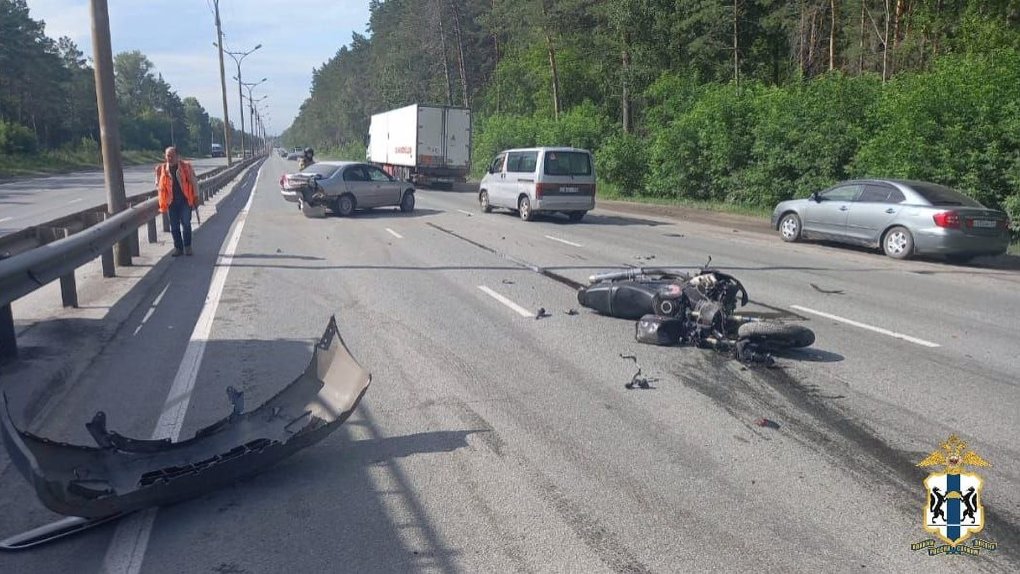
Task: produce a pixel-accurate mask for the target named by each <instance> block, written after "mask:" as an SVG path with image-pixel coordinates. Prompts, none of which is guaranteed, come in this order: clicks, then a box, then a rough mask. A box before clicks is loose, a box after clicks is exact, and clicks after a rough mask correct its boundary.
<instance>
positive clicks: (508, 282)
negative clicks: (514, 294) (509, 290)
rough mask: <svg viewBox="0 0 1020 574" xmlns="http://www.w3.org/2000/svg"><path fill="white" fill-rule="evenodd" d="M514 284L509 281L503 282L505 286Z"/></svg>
mask: <svg viewBox="0 0 1020 574" xmlns="http://www.w3.org/2000/svg"><path fill="white" fill-rule="evenodd" d="M513 284H514V282H513V281H511V280H509V279H504V280H503V285H513Z"/></svg>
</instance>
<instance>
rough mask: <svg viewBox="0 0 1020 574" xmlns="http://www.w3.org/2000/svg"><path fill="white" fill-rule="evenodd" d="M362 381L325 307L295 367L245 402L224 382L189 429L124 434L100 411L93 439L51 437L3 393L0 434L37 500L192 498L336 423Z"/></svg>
mask: <svg viewBox="0 0 1020 574" xmlns="http://www.w3.org/2000/svg"><path fill="white" fill-rule="evenodd" d="M371 381H372V375H371V374H370V373H369V372H368V371H366V370H365V369H364V368H363V367H362V366H361V365H360V364H358V362H357V360H356V359H354V357H353V356H351V354H350V352H349V351H348V349H347V347H346V345H345V344H344V342H343V340H342V339H341V337H340V333H339V329H338V328H337V324H336V319H335V318H333V317H331V318H330V321H329V324H328V325H327V327H326V331H325V332H324V333H323V335H322V337H321V338H320V340H319V342H318V343H317V344H316V345H315V347H314V350H313V352H312V358H311V361H310V362H309V363H308V366H307V367H306V368H305V370H304V372H303V373H302V374H301V375H300V376H298V377H297V378H296V379H294V380H293V381H291V382H290V384H288V385H287V386H286V387H284V388H283V390H281V391H280V392H279V393H277V394H276V395H275V396H273V397H272V398H271V399H269V400H268V401H267V402H265V403H264V404H262V405H261V406H259V407H258V408H256V409H255V410H252V411H249V412H243V410H244V397H243V395H242V393H241V392H240V391H237V390H236V389H234V388H232V387H228V389H227V393H228V398H229V400H230V402H231V404H232V407H233V408H232V412H231V413H230V414H229V415H228V416H226V417H225V418H223V419H221V420H219V421H218V422H215V423H213V424H212V425H210V426H207V427H205V428H203V429H200V430H198V431H197V432H196V433H195V436H194V437H192V438H189V439H186V440H181V441H176V442H175V441H173V440H171V439H170V438H163V439H152V440H144V439H133V438H128V437H125V436H122V435H120V434H118V433H116V432H113V431H109V430H107V427H106V414H105V413H103V412H102V411H100V412H98V413H96V415H95V417H94V418H93V419H92V421H91V422H89V423H87V424H86V425H85V427H86V429H87V430H88V431H89V433H90V434H91V435H92V438H93V440H95V442H96V445H97V446H94V447H93V446H80V445H75V444H68V443H63V442H57V441H52V440H49V439H46V438H42V437H39V436H36V435H34V434H31V433H28V432H26V431H23V430H21V429H19V428H17V426H15V424H14V421H13V419H12V418H11V415H10V411H11V409H10V405H9V404H8V401H7V397H6V396H4V397H3V399H2V405H0V406H2V409H0V434H2V438H3V442H4V445H5V447H6V449H7V452H8V453H9V454H10V457H11V460H12V461H13V463H14V465H15V466H16V467H17V468H18V470H19V471H21V474H22V475H23V476H24V477H25V478H26V480H28V481H29V483H31V485H32V486H33V487H34V489H35V492H36V495H37V496H38V497H39V499H40V501H41V502H42V503H43V505H44V506H46V507H47V508H49V509H50V510H52V511H54V512H57V513H59V514H65V515H68V516H76V517H82V518H86V519H96V518H104V517H109V516H111V515H117V514H126V513H130V512H134V511H136V510H141V509H143V508H149V507H153V506H161V505H164V504H169V503H172V502H176V501H179V500H184V499H187V498H192V497H195V496H198V495H202V494H205V493H206V492H209V491H212V490H215V489H217V488H221V487H223V486H226V485H229V484H231V483H233V482H235V481H237V480H238V479H240V478H243V477H246V476H250V475H253V474H257V473H259V472H261V471H262V470H264V469H265V468H267V467H268V466H270V465H272V464H274V463H276V462H278V461H279V460H281V459H283V458H286V457H288V456H290V455H292V454H294V453H295V452H297V451H299V450H301V449H303V448H306V447H308V446H311V445H312V444H314V443H316V442H318V441H320V440H322V439H323V438H325V437H326V436H328V435H329V434H330V433H332V432H333V431H335V430H336V429H337V428H339V427H340V425H342V424H343V423H344V422H345V421H346V420H347V419H348V417H350V416H351V414H352V413H353V412H354V410H355V409H356V408H357V406H358V403H359V402H360V401H361V398H362V397H363V396H364V395H365V392H366V391H367V390H368V387H369V385H370V383H371Z"/></svg>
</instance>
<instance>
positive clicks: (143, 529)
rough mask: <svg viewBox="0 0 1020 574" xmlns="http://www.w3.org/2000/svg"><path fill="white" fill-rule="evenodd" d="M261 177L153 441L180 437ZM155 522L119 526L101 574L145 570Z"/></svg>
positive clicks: (134, 519)
mask: <svg viewBox="0 0 1020 574" xmlns="http://www.w3.org/2000/svg"><path fill="white" fill-rule="evenodd" d="M261 177H262V168H259V172H258V175H257V176H256V177H255V184H254V185H253V186H252V189H251V194H250V195H249V196H248V203H246V204H245V205H244V208H243V209H242V210H241V213H240V214H239V215H238V218H237V224H236V225H235V226H234V232H233V234H231V236H230V240H229V241H228V242H227V247H226V249H224V250H223V254H222V255H220V257H219V260H218V261H217V262H216V270H215V271H214V272H213V277H212V281H211V282H210V284H209V294H208V295H206V298H205V305H203V306H202V313H201V314H200V315H199V316H198V321H197V322H196V323H195V329H194V330H193V331H192V332H191V338H190V339H189V340H188V348H187V349H186V350H185V351H184V358H183V359H182V360H181V366H180V367H179V368H178V369H177V375H176V376H175V377H174V382H173V384H172V385H171V386H170V394H169V395H167V398H166V402H165V403H164V404H163V410H162V414H160V415H159V421H157V422H156V428H155V430H153V431H152V438H153V439H162V438H169V439H170V440H172V441H176V440H177V438H178V436H180V432H181V426H182V423H183V422H184V415H185V414H186V413H187V411H188V403H189V402H190V401H191V391H192V389H194V387H195V379H197V378H198V368H199V366H200V365H201V364H202V355H204V354H205V345H206V342H208V340H209V334H210V332H211V331H212V323H213V319H214V318H215V317H216V308H217V307H219V304H220V297H221V296H222V295H223V287H224V285H225V284H226V282H227V273H228V272H230V265H231V263H232V262H233V260H234V253H235V252H236V251H237V244H238V242H239V241H240V240H241V231H242V230H243V229H244V222H245V221H246V220H247V218H248V210H249V209H251V202H252V200H253V199H255V191H256V190H257V189H258V186H259V179H261ZM155 520H156V509H154V508H153V509H150V510H146V511H145V512H139V513H137V514H135V515H133V516H129V517H127V518H125V519H124V520H122V521H121V522H120V524H119V525H118V526H117V531H116V532H115V533H114V535H113V540H112V541H111V542H110V547H109V548H107V550H106V557H105V558H104V559H103V566H102V572H104V573H108V574H138V572H140V571H141V569H142V561H144V560H145V551H146V549H147V548H148V546H149V536H150V535H151V534H152V525H153V523H154V522H155Z"/></svg>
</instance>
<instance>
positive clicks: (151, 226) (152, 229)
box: [146, 219, 156, 243]
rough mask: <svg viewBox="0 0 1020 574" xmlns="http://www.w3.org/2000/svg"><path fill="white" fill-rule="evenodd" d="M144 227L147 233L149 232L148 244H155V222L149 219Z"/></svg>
mask: <svg viewBox="0 0 1020 574" xmlns="http://www.w3.org/2000/svg"><path fill="white" fill-rule="evenodd" d="M146 227H147V228H148V231H149V243H155V242H156V220H155V219H150V220H149V223H148V224H146Z"/></svg>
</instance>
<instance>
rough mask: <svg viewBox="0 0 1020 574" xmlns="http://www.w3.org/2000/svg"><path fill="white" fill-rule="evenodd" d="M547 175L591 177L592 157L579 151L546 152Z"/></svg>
mask: <svg viewBox="0 0 1020 574" xmlns="http://www.w3.org/2000/svg"><path fill="white" fill-rule="evenodd" d="M545 174H546V175H591V156H590V155H588V154H586V153H583V152H579V151H550V152H546V154H545Z"/></svg>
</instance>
